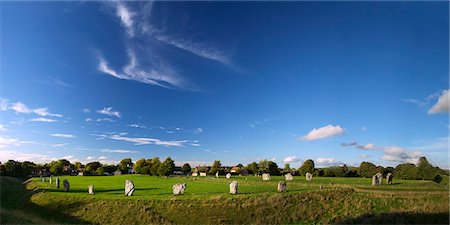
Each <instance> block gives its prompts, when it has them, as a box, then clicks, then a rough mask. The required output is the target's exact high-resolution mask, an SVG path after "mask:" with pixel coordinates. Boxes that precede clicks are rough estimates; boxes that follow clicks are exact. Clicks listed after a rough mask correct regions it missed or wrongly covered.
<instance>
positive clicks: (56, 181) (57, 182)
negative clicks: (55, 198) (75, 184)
mask: <svg viewBox="0 0 450 225" xmlns="http://www.w3.org/2000/svg"><path fill="white" fill-rule="evenodd" d="M55 183H56V188H59V177H57V178H56V179H55Z"/></svg>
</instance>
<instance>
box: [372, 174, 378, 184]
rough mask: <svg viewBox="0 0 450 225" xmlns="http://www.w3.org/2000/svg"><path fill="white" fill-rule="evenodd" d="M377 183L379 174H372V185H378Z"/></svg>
mask: <svg viewBox="0 0 450 225" xmlns="http://www.w3.org/2000/svg"><path fill="white" fill-rule="evenodd" d="M377 183H378V181H377V176H376V175H373V176H372V186H375V185H377Z"/></svg>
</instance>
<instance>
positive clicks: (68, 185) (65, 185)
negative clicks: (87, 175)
mask: <svg viewBox="0 0 450 225" xmlns="http://www.w3.org/2000/svg"><path fill="white" fill-rule="evenodd" d="M63 186H64V191H65V192H68V191H69V189H70V184H69V181H68V180H67V179H64V180H63Z"/></svg>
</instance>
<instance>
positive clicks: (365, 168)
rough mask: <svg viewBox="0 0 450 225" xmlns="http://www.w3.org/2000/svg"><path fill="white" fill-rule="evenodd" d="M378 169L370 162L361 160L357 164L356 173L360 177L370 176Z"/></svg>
mask: <svg viewBox="0 0 450 225" xmlns="http://www.w3.org/2000/svg"><path fill="white" fill-rule="evenodd" d="M378 170H379V169H378V168H377V167H376V166H375V165H374V164H373V163H370V162H362V163H361V165H360V166H359V170H358V174H359V176H361V177H372V176H373V175H374V174H376V173H377V171H378Z"/></svg>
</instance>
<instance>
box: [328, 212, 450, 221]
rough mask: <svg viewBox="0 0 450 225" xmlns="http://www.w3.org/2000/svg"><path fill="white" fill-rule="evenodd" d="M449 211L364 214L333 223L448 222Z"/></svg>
mask: <svg viewBox="0 0 450 225" xmlns="http://www.w3.org/2000/svg"><path fill="white" fill-rule="evenodd" d="M449 215H450V214H449V212H441V213H415V212H393V213H381V214H377V215H374V214H365V215H362V216H360V217H357V218H348V219H345V220H342V221H337V222H336V223H335V224H449V222H450V221H449Z"/></svg>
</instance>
